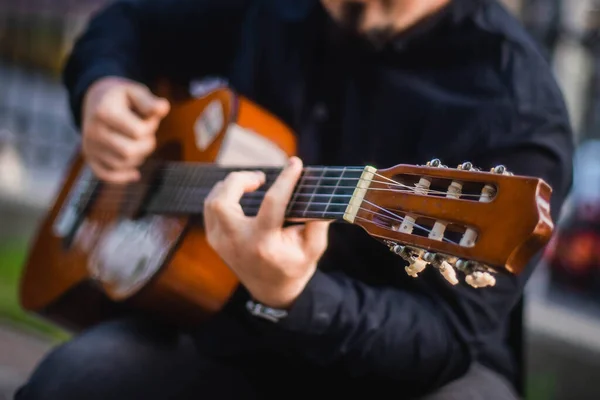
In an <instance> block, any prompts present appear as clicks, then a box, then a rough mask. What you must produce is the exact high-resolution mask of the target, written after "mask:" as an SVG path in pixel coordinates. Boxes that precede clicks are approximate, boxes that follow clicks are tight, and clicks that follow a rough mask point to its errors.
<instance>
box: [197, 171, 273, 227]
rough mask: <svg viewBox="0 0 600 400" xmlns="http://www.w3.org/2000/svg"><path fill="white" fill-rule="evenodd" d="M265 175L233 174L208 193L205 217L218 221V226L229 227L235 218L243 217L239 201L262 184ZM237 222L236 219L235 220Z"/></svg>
mask: <svg viewBox="0 0 600 400" xmlns="http://www.w3.org/2000/svg"><path fill="white" fill-rule="evenodd" d="M264 181H265V175H264V174H263V173H256V172H233V173H231V174H229V175H228V176H227V178H225V180H224V181H222V182H221V183H220V184H218V185H215V187H214V188H213V189H212V190H211V192H210V193H209V195H208V197H207V199H206V202H205V206H204V208H205V216H208V217H209V218H214V219H215V220H218V221H219V222H218V223H219V225H228V226H231V220H232V218H233V217H234V216H235V217H236V218H237V217H239V216H244V213H243V210H242V208H241V205H240V199H241V198H242V196H243V195H244V194H245V193H248V192H253V191H255V190H256V189H258V188H259V187H260V186H261V185H262V184H264ZM236 221H237V219H236Z"/></svg>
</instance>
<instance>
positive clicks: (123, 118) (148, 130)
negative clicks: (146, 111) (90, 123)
mask: <svg viewBox="0 0 600 400" xmlns="http://www.w3.org/2000/svg"><path fill="white" fill-rule="evenodd" d="M102 122H103V123H105V124H106V126H107V127H108V128H110V129H111V130H113V131H116V132H119V133H121V134H123V135H124V136H127V137H129V138H131V139H141V138H144V137H147V136H151V135H154V134H155V133H156V128H157V125H158V124H157V123H156V122H155V121H153V120H149V121H146V120H143V119H141V118H139V117H138V115H137V114H135V113H133V112H131V111H130V110H129V109H127V108H119V109H118V110H115V111H111V112H110V113H107V115H105V116H104V118H103V119H102Z"/></svg>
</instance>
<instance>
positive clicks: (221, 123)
mask: <svg viewBox="0 0 600 400" xmlns="http://www.w3.org/2000/svg"><path fill="white" fill-rule="evenodd" d="M157 92H158V93H159V94H160V95H163V96H165V97H169V98H170V99H172V103H171V105H172V107H171V112H170V113H169V115H168V116H167V117H166V118H165V119H164V120H163V122H162V123H161V126H160V128H159V130H158V132H157V151H156V152H155V153H154V155H153V157H152V158H151V159H152V161H154V162H155V163H154V164H153V165H160V161H161V160H169V161H181V162H192V163H193V162H203V163H206V162H210V163H217V164H221V165H228V164H235V165H237V166H254V165H256V166H265V165H273V166H282V165H283V164H284V163H285V161H286V160H287V158H288V157H289V156H291V155H293V154H295V152H296V141H295V137H294V135H293V133H292V132H291V130H290V129H289V128H288V127H286V126H285V125H284V124H283V123H281V122H280V121H279V120H278V119H276V118H274V117H273V116H272V115H270V114H269V113H268V112H266V111H265V110H263V109H261V108H260V107H258V106H257V105H255V104H254V103H252V102H250V101H248V100H247V99H245V98H243V97H241V96H238V95H237V94H236V93H234V92H233V91H231V90H230V89H229V88H227V87H218V88H216V89H213V90H210V91H206V92H205V93H203V94H201V95H199V96H196V97H193V98H192V97H189V96H186V95H185V94H184V95H183V96H182V95H181V93H179V94H177V93H175V92H168V89H163V90H162V91H161V90H158V91H157ZM259 132H260V133H259ZM157 162H158V163H157ZM89 174H90V171H89V169H88V167H87V166H86V165H85V163H84V161H83V158H82V156H81V155H78V156H77V157H76V159H75V160H74V162H73V164H72V166H71V168H70V170H69V173H68V174H67V176H66V179H65V181H64V183H63V186H62V190H61V191H60V193H59V194H58V197H57V199H56V201H55V203H54V205H53V207H52V209H51V210H50V212H49V213H48V215H47V216H46V218H45V219H44V221H43V223H42V224H41V226H40V229H39V232H38V233H37V235H36V237H35V238H34V241H33V244H32V247H31V250H30V254H29V258H28V260H27V262H26V266H25V270H24V273H23V276H22V280H21V291H20V294H21V304H22V306H23V307H24V308H25V309H27V310H29V311H32V312H35V313H37V314H39V315H41V316H44V317H45V318H48V319H50V320H51V321H53V322H54V323H57V324H59V325H61V326H63V327H65V328H67V329H71V330H75V331H77V330H80V329H83V328H86V327H88V326H90V325H93V324H96V323H99V322H102V321H104V320H106V319H109V318H114V317H117V316H119V315H122V314H127V313H131V312H142V313H144V312H149V313H152V314H159V315H161V316H162V317H166V318H168V319H170V320H172V321H173V322H175V323H179V324H192V325H193V324H197V323H198V322H200V321H202V320H203V319H204V318H207V317H209V316H210V315H212V314H214V313H216V312H218V311H219V310H220V309H221V308H222V307H223V305H224V304H225V303H226V302H227V301H228V299H229V298H230V296H231V294H232V292H233V291H234V290H235V289H236V287H237V286H238V284H239V282H238V280H237V279H236V277H235V276H234V275H233V273H232V272H231V271H230V270H229V268H228V267H227V266H226V265H225V264H224V263H223V262H222V260H221V259H220V257H219V256H218V255H217V254H216V253H215V252H214V251H213V250H212V249H211V248H210V246H209V245H208V243H207V241H206V238H205V236H204V232H203V229H202V223H201V222H199V221H197V220H195V219H193V218H192V217H179V216H176V217H173V216H165V215H138V213H137V210H138V208H139V207H138V206H139V205H140V204H141V203H143V201H144V197H143V196H140V195H139V193H144V190H139V189H140V188H142V189H143V188H144V187H147V186H149V185H148V182H147V181H145V180H144V179H146V178H147V177H151V176H152V171H151V170H149V172H148V173H144V174H143V178H142V181H141V182H138V183H135V184H132V185H127V186H118V185H108V184H100V185H98V186H97V187H96V188H90V187H87V186H86V184H87V182H89V181H90V178H91V177H90V175H89ZM136 185H137V189H138V190H136V191H135V192H133V191H132V190H131V189H132V188H133V189H135V188H136ZM132 193H137V194H136V195H132ZM82 199H87V200H86V201H87V205H86V208H85V212H83V213H81V212H79V213H78V212H75V213H73V212H69V209H70V208H71V209H72V208H73V202H76V201H77V200H79V201H80V202H81V201H82ZM123 205H126V206H127V207H123Z"/></svg>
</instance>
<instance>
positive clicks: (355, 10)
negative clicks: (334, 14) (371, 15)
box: [337, 2, 397, 50]
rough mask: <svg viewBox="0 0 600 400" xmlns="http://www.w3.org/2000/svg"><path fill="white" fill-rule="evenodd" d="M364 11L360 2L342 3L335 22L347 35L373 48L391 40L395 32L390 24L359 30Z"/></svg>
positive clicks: (384, 44) (383, 45)
mask: <svg viewBox="0 0 600 400" xmlns="http://www.w3.org/2000/svg"><path fill="white" fill-rule="evenodd" d="M364 11H365V8H364V5H363V4H362V3H354V2H348V3H346V4H344V5H343V7H342V10H341V12H340V16H339V18H338V20H337V23H338V25H339V26H340V28H341V29H342V31H343V32H344V33H345V34H346V35H347V36H348V37H351V38H353V39H358V40H359V41H361V42H363V43H364V44H365V45H367V46H368V47H370V48H371V49H373V50H379V49H381V48H383V47H385V46H386V45H387V44H388V43H389V42H391V41H392V40H393V39H394V38H395V37H396V35H397V32H396V31H395V30H394V29H393V28H392V26H385V25H384V26H378V27H374V28H371V29H368V30H366V31H365V30H361V29H360V26H361V24H362V20H363V15H364Z"/></svg>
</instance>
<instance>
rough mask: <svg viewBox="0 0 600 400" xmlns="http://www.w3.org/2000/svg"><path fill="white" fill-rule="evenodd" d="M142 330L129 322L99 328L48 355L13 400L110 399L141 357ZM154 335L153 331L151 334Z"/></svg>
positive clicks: (134, 368) (144, 337)
mask: <svg viewBox="0 0 600 400" xmlns="http://www.w3.org/2000/svg"><path fill="white" fill-rule="evenodd" d="M142 330H143V327H140V326H139V323H136V322H132V321H116V322H111V323H108V324H104V325H100V326H98V327H96V328H93V329H91V330H89V331H87V332H85V333H83V334H82V335H80V336H77V337H76V338H74V339H72V340H71V341H69V342H66V343H64V344H62V345H60V346H59V347H57V348H55V349H54V350H53V351H51V352H50V353H49V354H48V355H47V356H46V357H45V358H44V359H43V360H42V361H41V363H40V364H39V365H38V367H37V368H36V370H35V371H34V372H33V374H32V375H31V377H30V379H29V381H28V382H27V383H26V384H25V385H24V386H23V387H22V388H21V389H20V390H19V391H18V392H17V394H16V396H15V399H16V400H28V399H48V400H51V399H83V398H85V399H91V398H111V396H110V395H111V394H113V393H114V391H119V390H121V389H120V388H118V387H117V385H118V384H119V382H120V380H121V379H122V378H123V375H127V374H131V371H135V370H136V367H137V368H139V362H140V361H141V360H140V359H139V358H140V356H141V357H144V354H143V348H142V347H144V340H145V341H147V340H148V337H147V335H143V334H141V333H142V332H141V331H142ZM154 332H155V331H154Z"/></svg>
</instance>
